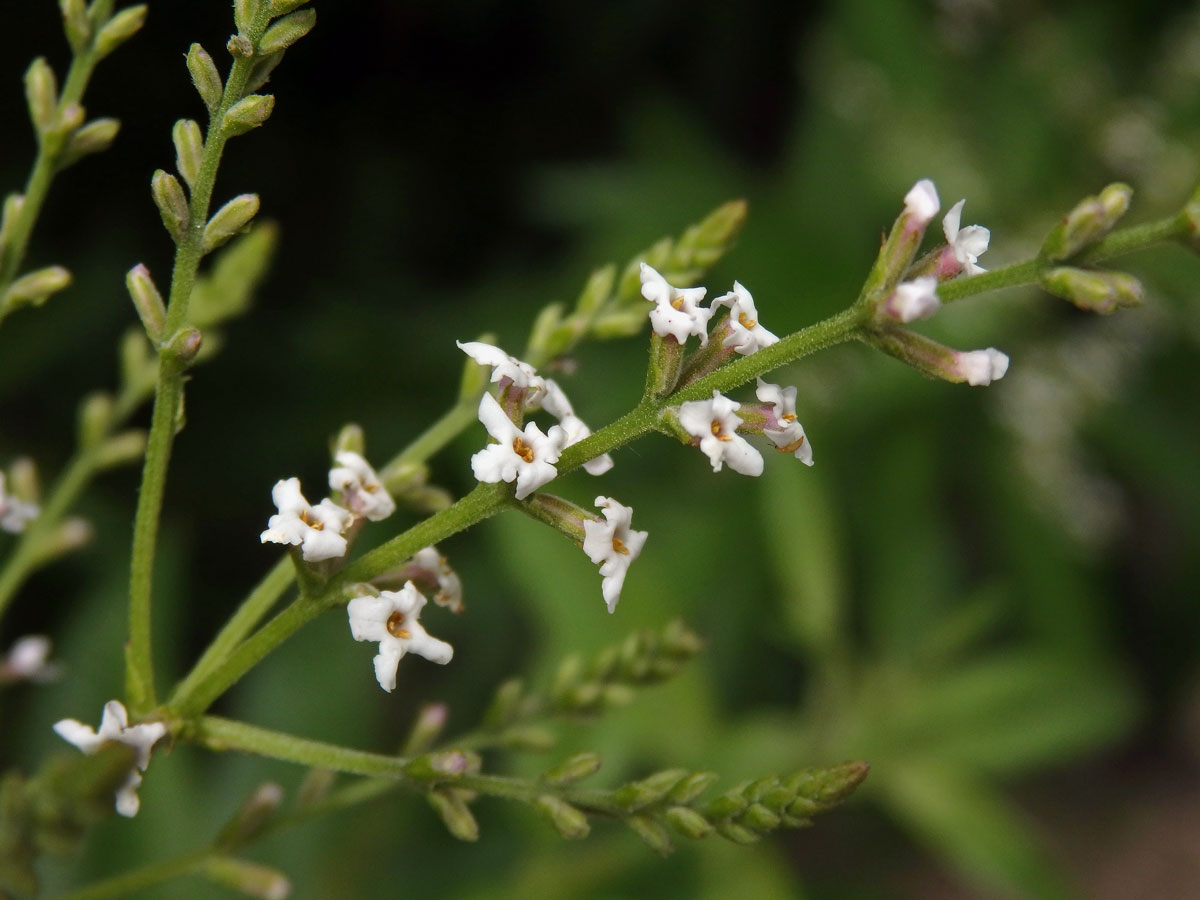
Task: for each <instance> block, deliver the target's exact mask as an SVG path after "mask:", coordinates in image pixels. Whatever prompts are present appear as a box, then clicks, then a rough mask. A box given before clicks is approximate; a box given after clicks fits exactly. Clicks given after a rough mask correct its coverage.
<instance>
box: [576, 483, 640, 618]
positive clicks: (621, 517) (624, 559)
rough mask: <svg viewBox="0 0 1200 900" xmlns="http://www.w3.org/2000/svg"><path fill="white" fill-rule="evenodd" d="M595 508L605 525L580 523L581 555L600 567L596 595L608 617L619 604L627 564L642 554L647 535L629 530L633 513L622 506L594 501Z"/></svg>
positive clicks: (607, 499) (599, 499) (602, 499)
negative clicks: (602, 597)
mask: <svg viewBox="0 0 1200 900" xmlns="http://www.w3.org/2000/svg"><path fill="white" fill-rule="evenodd" d="M596 506H598V507H602V508H603V510H604V518H605V519H606V520H607V521H604V522H601V521H599V520H598V519H585V520H584V522H583V533H584V538H583V552H584V553H586V554H587V555H588V558H589V559H590V560H591V561H592V562H594V563H596V564H598V565H599V566H600V575H601V576H602V580H601V582H600V591H601V593H602V594H603V595H604V602H605V604H606V605H607V606H608V611H609V612H610V613H611V612H613V611H615V610H616V608H617V604H618V603H619V602H620V601H621V586H622V585H623V584H624V583H625V573H626V572H628V571H629V564H630V563H632V562H633V561H634V560H635V559H637V558H638V554H639V553H641V552H642V545H643V544H645V543H646V536H647V533H646V532H645V531H633V530H632V529H631V528H630V527H629V524H630V522H631V520H632V518H633V510H632V509H631V508H630V507H628V506H622V505H621V504H620V503H618V502H617V501H616V500H614V499H613V498H612V497H597V498H596Z"/></svg>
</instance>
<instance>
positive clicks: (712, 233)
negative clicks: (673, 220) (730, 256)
mask: <svg viewBox="0 0 1200 900" xmlns="http://www.w3.org/2000/svg"><path fill="white" fill-rule="evenodd" d="M748 211H749V207H748V205H747V203H746V201H745V200H731V201H730V202H728V203H725V204H723V205H721V206H718V207H717V208H716V209H714V210H713V211H712V212H711V213H709V214H708V215H707V216H706V217H705V218H704V219H703V220H702V221H700V222H699V223H697V224H696V225H693V226H692V227H691V228H689V229H688V230H687V231H685V232H684V233H683V235H682V236H681V237H680V238H679V245H678V246H677V247H676V248H675V253H674V256H675V258H676V259H677V260H679V261H680V263H681V264H682V265H683V266H686V267H687V268H688V269H692V270H695V271H690V272H687V273H686V274H688V275H691V277H690V278H683V277H679V276H678V275H677V274H676V273H677V270H673V272H672V274H673V275H675V276H676V277H673V278H671V279H669V280H670V281H672V282H674V281H683V282H691V281H694V280H695V279H696V278H699V277H700V276H701V275H702V274H703V271H704V270H705V269H707V268H708V267H709V266H711V265H713V264H714V263H715V262H716V261H717V260H719V259H720V258H721V257H722V256H724V255H725V254H726V253H727V252H729V249H730V248H731V247H732V246H733V242H734V241H735V240H736V239H737V236H738V235H739V234H741V231H742V228H743V226H745V224H746V216H747V213H748Z"/></svg>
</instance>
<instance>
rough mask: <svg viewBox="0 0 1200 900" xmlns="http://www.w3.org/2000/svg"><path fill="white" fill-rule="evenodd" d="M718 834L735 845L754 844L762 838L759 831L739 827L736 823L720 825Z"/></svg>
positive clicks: (742, 826) (721, 823) (743, 826)
mask: <svg viewBox="0 0 1200 900" xmlns="http://www.w3.org/2000/svg"><path fill="white" fill-rule="evenodd" d="M717 834H719V835H721V837H723V838H725V839H726V840H730V841H733V842H734V843H735V844H753V843H755V842H757V841H758V840H759V838H760V837H761V835H759V833H758V832H757V831H752V830H751V829H749V828H747V827H746V826H745V825H739V824H737V823H736V822H720V823H718V825H717Z"/></svg>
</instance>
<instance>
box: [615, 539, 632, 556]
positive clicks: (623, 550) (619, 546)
mask: <svg viewBox="0 0 1200 900" xmlns="http://www.w3.org/2000/svg"><path fill="white" fill-rule="evenodd" d="M612 545H613V549H614V550H616V551H617V552H618V553H620V554H621V555H622V556H628V555H629V548H628V547H626V546H625V544H624V543H623V542H622V541H621V539H620V538H619V537H617V536H616V535H613V539H612Z"/></svg>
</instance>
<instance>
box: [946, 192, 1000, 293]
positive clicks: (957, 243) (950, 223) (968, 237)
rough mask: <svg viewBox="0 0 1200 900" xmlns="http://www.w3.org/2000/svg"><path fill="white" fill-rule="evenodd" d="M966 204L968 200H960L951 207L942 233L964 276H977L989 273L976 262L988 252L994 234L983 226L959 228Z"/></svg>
mask: <svg viewBox="0 0 1200 900" xmlns="http://www.w3.org/2000/svg"><path fill="white" fill-rule="evenodd" d="M966 202H967V201H966V199H963V200H959V201H958V202H957V203H955V204H954V205H953V206H952V207H950V212H948V213H946V218H944V219H942V231H943V232H944V233H945V235H946V242H947V243H948V244H949V245H950V249H951V250H952V251H953V253H954V258H955V259H956V260H957V261H958V264H959V266H960V267H961V268H962V271H963V274H965V275H977V274H978V273H980V272H986V271H987V269H985V268H983V266H979V265H976V261H977V260H978V259H979V257H981V256H983V254H984V253H985V252H987V248H988V243H989V242H990V241H991V238H992V233H991V232H990V231H988V229H986V228H984V227H983V226H982V225H968V226H967V227H966V228H961V229H960V228H959V227H958V226H959V223H960V222H961V221H962V210H963V204H964V203H966Z"/></svg>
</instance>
